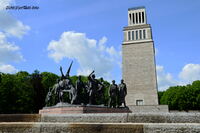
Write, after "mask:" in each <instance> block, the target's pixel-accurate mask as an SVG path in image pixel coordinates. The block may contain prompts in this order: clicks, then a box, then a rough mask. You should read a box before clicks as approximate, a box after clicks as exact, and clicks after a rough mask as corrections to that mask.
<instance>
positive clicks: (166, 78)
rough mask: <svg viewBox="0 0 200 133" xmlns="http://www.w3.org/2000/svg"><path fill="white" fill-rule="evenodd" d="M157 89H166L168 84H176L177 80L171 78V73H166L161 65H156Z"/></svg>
mask: <svg viewBox="0 0 200 133" xmlns="http://www.w3.org/2000/svg"><path fill="white" fill-rule="evenodd" d="M156 70H157V81H158V89H159V90H160V91H163V90H166V89H168V88H169V87H170V86H174V85H177V84H178V82H177V81H176V80H174V79H173V76H172V74H170V73H166V72H165V70H164V67H163V66H156Z"/></svg>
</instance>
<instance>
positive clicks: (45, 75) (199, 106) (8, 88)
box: [0, 70, 200, 114]
mask: <svg viewBox="0 0 200 133" xmlns="http://www.w3.org/2000/svg"><path fill="white" fill-rule="evenodd" d="M58 78H59V76H58V75H56V74H54V73H50V72H42V73H40V72H39V71H38V70H35V71H34V72H33V73H31V74H29V73H28V72H26V71H20V72H18V73H16V74H5V73H0V113H1V114H3V113H38V111H39V109H42V108H43V107H44V106H45V98H46V95H47V93H48V91H49V88H51V87H52V86H53V85H54V84H55V83H56V81H57V79H58ZM70 78H71V81H72V83H73V84H75V81H76V80H77V78H78V77H77V76H72V77H70ZM82 80H83V82H88V79H87V77H85V76H83V77H82ZM104 82H105V84H106V87H105V90H104V93H105V95H106V96H105V99H104V100H105V101H108V100H109V96H108V90H109V86H110V83H109V82H107V81H104ZM127 89H128V88H127ZM158 96H159V103H160V104H167V105H169V109H171V110H186V111H187V110H200V81H199V80H197V81H194V82H193V83H192V84H189V85H186V86H174V87H170V88H169V89H167V90H166V91H162V92H158ZM65 97H66V98H65V99H67V97H68V96H65ZM54 98H56V97H54ZM54 101H56V100H54ZM54 104H55V103H52V105H54Z"/></svg>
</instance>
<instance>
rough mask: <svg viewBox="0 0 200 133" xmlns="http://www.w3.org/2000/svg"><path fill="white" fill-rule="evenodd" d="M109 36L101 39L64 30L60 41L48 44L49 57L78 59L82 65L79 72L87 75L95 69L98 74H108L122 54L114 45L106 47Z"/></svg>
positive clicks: (58, 59) (56, 59)
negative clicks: (97, 39)
mask: <svg viewBox="0 0 200 133" xmlns="http://www.w3.org/2000/svg"><path fill="white" fill-rule="evenodd" d="M106 42H107V38H106V37H103V38H102V39H100V41H99V42H98V41H96V40H94V39H89V38H87V37H86V35H85V34H84V33H77V32H73V31H68V32H64V33H63V34H62V35H61V37H60V39H59V40H58V41H55V40H53V41H51V42H50V43H49V45H48V50H49V57H50V58H53V59H54V60H55V61H56V62H59V61H61V60H62V59H63V58H65V57H66V58H71V59H76V60H77V62H78V63H79V65H80V68H79V69H78V71H77V73H78V74H82V75H87V74H89V73H90V72H92V70H95V73H96V74H97V76H106V75H107V77H109V76H108V75H109V74H110V72H111V71H112V70H113V67H114V66H115V65H117V62H118V59H119V58H120V55H119V54H118V53H119V52H117V51H116V50H115V48H114V47H112V46H111V47H106V46H105V43H106Z"/></svg>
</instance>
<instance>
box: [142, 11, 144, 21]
mask: <svg viewBox="0 0 200 133" xmlns="http://www.w3.org/2000/svg"><path fill="white" fill-rule="evenodd" d="M142 23H144V12H142Z"/></svg>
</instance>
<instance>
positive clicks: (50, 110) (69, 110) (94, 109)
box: [39, 103, 131, 114]
mask: <svg viewBox="0 0 200 133" xmlns="http://www.w3.org/2000/svg"><path fill="white" fill-rule="evenodd" d="M80 113H81V114H82V113H131V111H130V110H129V108H122V107H120V108H109V107H106V106H102V105H85V106H84V105H70V104H66V103H58V104H57V105H55V106H52V107H44V108H43V109H41V110H39V114H80Z"/></svg>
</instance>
